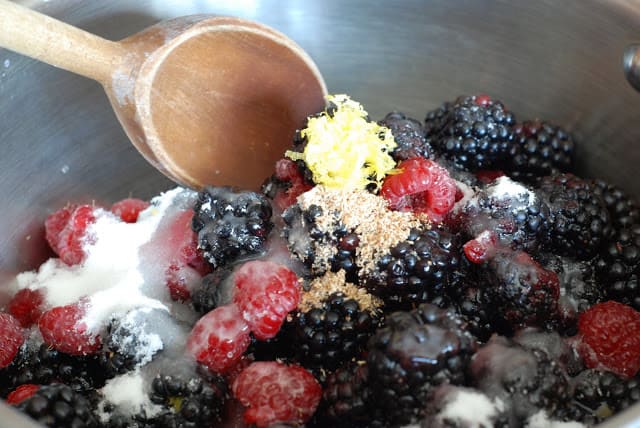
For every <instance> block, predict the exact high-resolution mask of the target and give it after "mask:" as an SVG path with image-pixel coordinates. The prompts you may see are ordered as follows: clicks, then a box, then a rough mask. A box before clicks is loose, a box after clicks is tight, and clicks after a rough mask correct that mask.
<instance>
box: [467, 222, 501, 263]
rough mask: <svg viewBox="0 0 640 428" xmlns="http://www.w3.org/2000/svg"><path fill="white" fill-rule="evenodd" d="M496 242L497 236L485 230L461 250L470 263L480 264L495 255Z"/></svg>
mask: <svg viewBox="0 0 640 428" xmlns="http://www.w3.org/2000/svg"><path fill="white" fill-rule="evenodd" d="M497 241H498V236H497V235H496V234H495V232H492V231H490V230H485V231H484V232H482V233H481V234H480V235H478V236H476V237H475V239H472V240H470V241H468V242H467V243H466V244H464V245H463V246H462V249H463V250H464V254H465V255H466V256H467V259H469V261H470V262H472V263H476V264H481V263H484V262H486V261H487V260H489V259H491V258H492V257H493V256H494V255H495V253H496V244H497Z"/></svg>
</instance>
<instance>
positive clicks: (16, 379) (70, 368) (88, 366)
mask: <svg viewBox="0 0 640 428" xmlns="http://www.w3.org/2000/svg"><path fill="white" fill-rule="evenodd" d="M109 377H110V373H106V372H105V370H104V368H103V365H102V362H101V359H100V356H96V355H86V356H75V355H68V354H65V353H62V352H59V351H56V350H55V349H53V348H50V347H49V346H48V345H47V344H45V343H43V344H41V345H40V346H38V347H35V348H33V347H30V346H23V348H22V349H21V350H20V351H19V353H18V355H16V357H15V358H14V360H13V361H12V362H11V364H10V365H8V366H7V367H5V368H4V369H2V370H0V393H1V396H2V397H3V398H4V397H6V396H7V394H8V393H9V392H11V391H12V390H14V389H15V388H16V387H18V386H20V385H22V384H25V383H34V384H39V385H47V384H49V383H55V382H59V383H65V384H67V385H69V386H70V387H71V388H72V389H73V390H74V391H78V392H81V391H88V390H94V389H98V388H101V387H102V386H104V384H105V382H106V381H107V379H108V378H109Z"/></svg>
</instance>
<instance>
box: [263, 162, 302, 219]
mask: <svg viewBox="0 0 640 428" xmlns="http://www.w3.org/2000/svg"><path fill="white" fill-rule="evenodd" d="M271 180H272V181H271V182H267V183H266V184H265V185H264V187H263V192H264V193H265V194H267V196H269V197H271V198H272V199H273V202H274V205H275V206H276V207H277V208H279V209H280V210H281V211H284V210H285V209H287V208H288V207H290V206H291V205H293V204H295V203H296V200H297V199H298V196H300V195H301V194H303V193H304V192H306V191H307V190H311V188H312V187H313V184H312V183H310V182H309V181H308V180H306V179H305V177H304V174H303V173H302V172H301V171H300V168H299V167H298V165H297V164H296V163H295V162H294V161H292V160H291V159H280V160H279V161H277V162H276V172H275V174H274V175H273V177H272V179H271Z"/></svg>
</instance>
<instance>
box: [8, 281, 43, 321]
mask: <svg viewBox="0 0 640 428" xmlns="http://www.w3.org/2000/svg"><path fill="white" fill-rule="evenodd" d="M43 303H44V296H43V295H42V292H41V291H40V290H30V289H28V288H24V289H22V290H20V291H18V292H17V293H16V294H15V295H14V296H13V299H11V301H10V302H9V305H8V306H7V310H8V311H9V313H10V314H11V315H13V316H14V317H15V318H16V319H17V320H18V321H20V324H21V325H22V327H25V328H26V327H29V326H31V325H32V324H35V323H36V322H38V319H39V318H40V315H42V304H43Z"/></svg>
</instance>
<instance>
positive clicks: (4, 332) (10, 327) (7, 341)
mask: <svg viewBox="0 0 640 428" xmlns="http://www.w3.org/2000/svg"><path fill="white" fill-rule="evenodd" d="M24 339H25V331H24V330H23V328H22V327H21V326H20V322H19V321H18V320H17V319H15V318H14V317H13V316H12V315H11V314H7V313H3V312H2V313H0V369H1V368H4V367H7V366H8V365H9V364H11V361H13V358H14V357H15V356H16V354H17V353H18V351H19V350H20V347H21V346H22V344H23V343H24Z"/></svg>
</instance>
